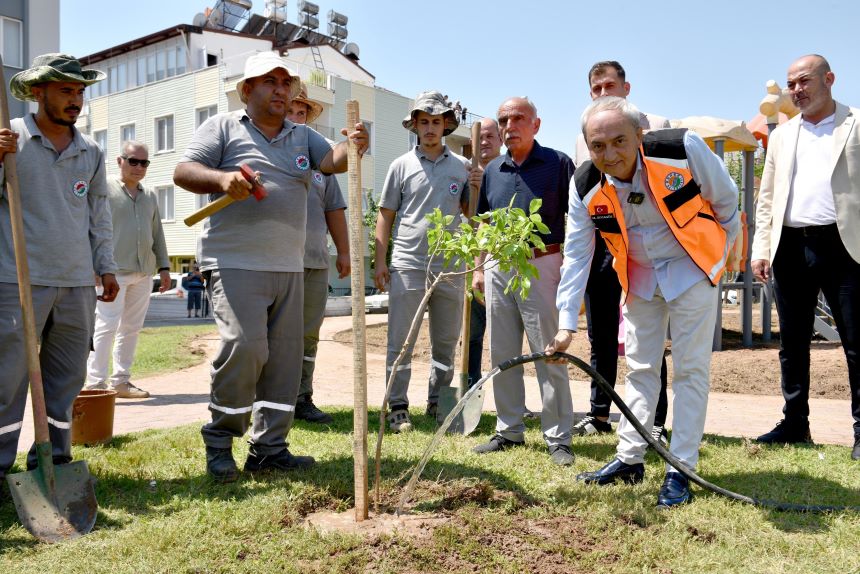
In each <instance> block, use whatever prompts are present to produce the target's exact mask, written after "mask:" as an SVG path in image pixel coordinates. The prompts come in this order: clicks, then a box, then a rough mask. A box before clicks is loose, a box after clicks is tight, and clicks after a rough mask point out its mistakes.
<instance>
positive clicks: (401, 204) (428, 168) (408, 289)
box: [375, 92, 469, 432]
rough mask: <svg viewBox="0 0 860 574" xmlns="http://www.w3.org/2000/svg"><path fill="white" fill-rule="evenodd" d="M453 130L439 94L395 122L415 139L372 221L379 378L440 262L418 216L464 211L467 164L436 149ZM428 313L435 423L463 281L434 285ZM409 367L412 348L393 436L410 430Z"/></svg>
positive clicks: (402, 368)
mask: <svg viewBox="0 0 860 574" xmlns="http://www.w3.org/2000/svg"><path fill="white" fill-rule="evenodd" d="M457 125H458V122H457V117H456V115H455V114H454V110H452V109H451V108H449V107H448V106H447V105H445V102H444V98H443V96H442V94H440V93H439V92H424V93H422V94H419V95H418V97H417V98H416V99H415V106H414V108H413V109H412V111H411V112H410V114H409V115H408V116H407V117H406V119H404V120H403V127H405V128H406V129H408V130H409V131H411V132H413V133H415V134H417V135H418V145H417V146H416V147H415V149H413V150H411V151H409V152H406V153H405V154H403V155H402V156H400V157H398V158H397V159H395V160H394V161H393V162H392V163H391V166H390V167H389V168H388V175H387V176H386V178H385V184H384V185H383V188H382V196H381V197H380V200H379V216H378V218H377V220H376V275H375V282H376V286H377V287H378V288H379V289H381V290H386V289H387V290H389V291H390V294H389V301H388V352H387V356H386V361H385V362H386V373H390V369H391V367H392V365H393V364H394V361H395V360H396V359H397V355H399V354H400V350H401V349H402V348H403V344H404V343H405V341H406V336H407V334H408V332H409V326H410V324H411V323H412V318H413V317H414V316H415V313H416V312H417V310H418V306H419V304H420V302H421V300H422V299H423V297H424V294H425V292H426V286H427V284H428V283H429V282H430V281H431V280H432V277H430V276H428V271H429V273H430V274H435V273H439V272H441V271H442V264H443V260H442V258H441V257H438V256H436V257H433V258H432V259H431V257H430V254H429V253H428V251H429V246H428V244H427V230H428V229H429V228H430V222H429V221H427V219H426V216H427V215H428V214H429V213H431V212H432V211H433V209H434V208H437V207H438V208H439V209H441V210H442V213H444V214H445V215H459V214H460V213H461V212H465V211H466V210H467V209H468V202H469V185H468V179H469V172H468V171H467V169H466V165H467V160H466V159H465V158H464V157H461V156H459V155H457V154H455V153H453V152H451V151H450V150H449V149H448V146H446V145H445V144H444V143H442V138H443V137H444V136H446V135H448V134H450V133H451V132H453V131H454V130H455V129H457ZM395 218H396V219H397V226H396V228H395V229H394V250H393V252H392V255H391V270H390V271H389V268H388V265H386V263H385V256H386V251H387V248H388V238H389V237H390V236H391V229H392V226H393V225H394V220H395ZM459 223H460V222H459V218H458V217H455V218H454V221H452V222H451V225H450V227H451V229H456V227H457V226H458V225H459ZM428 309H429V311H430V347H431V354H432V361H431V366H432V368H431V370H430V383H429V389H428V398H427V414H428V415H430V416H432V417H433V418H434V419H435V417H436V405H437V402H438V400H439V387H440V386H445V385H450V384H451V380H452V379H453V377H454V352H455V351H456V347H457V339H458V338H459V335H460V319H461V317H462V314H463V280H462V279H454V280H449V281H443V282H441V283H440V284H439V285H437V286H436V289H435V291H434V292H433V295H432V296H431V297H430V301H429V304H428ZM411 361H412V349H409V350H408V351H407V355H406V357H404V359H403V361H402V363H401V364H400V365H399V366H398V368H397V369H398V372H397V373H396V375H395V378H394V384H393V386H392V388H391V395H390V398H389V401H390V404H391V414H390V415H389V416H388V424H389V427H390V428H391V430H392V431H393V432H402V431H408V430H410V429H411V428H412V423H411V421H410V420H409V411H408V408H409V398H408V396H407V390H408V388H409V379H410V377H411V375H412V370H411Z"/></svg>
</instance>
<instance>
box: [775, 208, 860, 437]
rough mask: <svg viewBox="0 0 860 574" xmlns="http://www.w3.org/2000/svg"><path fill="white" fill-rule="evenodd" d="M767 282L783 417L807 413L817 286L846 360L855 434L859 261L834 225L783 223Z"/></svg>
mask: <svg viewBox="0 0 860 574" xmlns="http://www.w3.org/2000/svg"><path fill="white" fill-rule="evenodd" d="M773 286H774V291H775V296H776V308H777V311H778V312H779V335H780V341H779V364H780V369H781V370H782V394H783V396H784V397H785V407H784V408H783V413H784V414H785V419H786V422H792V421H798V420H801V421H802V420H803V419H805V418H806V417H808V416H809V345H810V341H811V340H812V332H813V321H814V318H815V306H816V302H817V300H818V292H819V291H822V292H823V293H824V297H825V298H826V299H827V304H828V305H829V306H830V310H831V312H832V314H833V319H834V320H835V322H836V328H837V330H838V331H839V337H840V338H841V339H842V348H843V350H844V351H845V359H846V360H847V361H848V382H849V385H850V387H851V414H852V415H853V417H854V435H855V436H860V367H858V364H857V353H858V348H860V263H858V262H856V261H854V260H853V259H852V258H851V256H850V255H849V254H848V252H847V251H846V250H845V246H844V245H843V244H842V239H841V238H840V237H839V230H838V229H837V228H836V224H832V225H824V226H810V227H800V228H794V227H783V228H782V237H781V238H780V240H779V246H778V247H777V250H776V255H775V257H774V260H773Z"/></svg>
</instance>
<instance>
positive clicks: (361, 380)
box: [346, 100, 368, 522]
mask: <svg viewBox="0 0 860 574" xmlns="http://www.w3.org/2000/svg"><path fill="white" fill-rule="evenodd" d="M359 117H360V116H359V113H358V102H357V101H355V100H348V101H347V102H346V129H347V130H348V131H352V130H354V129H355V125H356V124H357V123H359V121H360V120H359ZM348 150H349V151H348V156H347V159H348V161H349V168H348V169H349V171H348V182H349V184H348V185H349V188H348V192H349V243H350V250H349V253H350V258H351V260H352V261H351V263H352V284H351V285H352V337H353V338H352V368H353V379H352V385H353V419H352V432H353V439H352V454H353V472H354V475H355V481H354V486H355V521H356V522H361V521H363V520H367V511H368V496H367V342H366V338H365V321H364V244H365V243H366V241H367V232H366V231H365V230H364V211H363V209H362V193H361V158H360V157H359V155H358V147H357V146H356V145H355V144H354V143H353V142H352V141H350V142H349V148H348Z"/></svg>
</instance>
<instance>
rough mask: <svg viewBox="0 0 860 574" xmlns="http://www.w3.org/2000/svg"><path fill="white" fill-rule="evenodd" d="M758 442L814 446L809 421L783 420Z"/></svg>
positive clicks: (757, 440)
mask: <svg viewBox="0 0 860 574" xmlns="http://www.w3.org/2000/svg"><path fill="white" fill-rule="evenodd" d="M755 440H756V442H761V443H764V444H812V435H811V434H809V420H808V419H805V418H804V419H797V420H793V421H791V420H788V419H782V420H781V421H779V422H778V423H776V426H775V427H773V430H772V431H770V432H768V433H765V434H763V435H761V436H760V437H758V438H757V439H755Z"/></svg>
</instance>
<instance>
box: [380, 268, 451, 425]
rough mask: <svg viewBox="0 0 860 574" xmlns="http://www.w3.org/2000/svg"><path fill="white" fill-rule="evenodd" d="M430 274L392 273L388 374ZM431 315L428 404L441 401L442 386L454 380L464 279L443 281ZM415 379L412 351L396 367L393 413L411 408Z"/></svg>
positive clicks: (431, 305) (432, 301)
mask: <svg viewBox="0 0 860 574" xmlns="http://www.w3.org/2000/svg"><path fill="white" fill-rule="evenodd" d="M426 280H427V274H426V273H425V272H424V271H418V270H411V269H407V270H395V269H392V270H391V288H390V290H389V295H388V353H387V355H386V359H385V373H386V375H390V373H391V366H392V365H393V364H394V361H395V360H396V359H397V355H399V354H400V350H401V349H402V348H403V345H404V344H405V343H406V336H407V335H408V333H409V326H410V325H411V324H412V319H413V318H414V317H415V313H416V312H417V311H418V306H419V304H420V303H421V299H422V298H423V297H424V294H425V293H426ZM427 309H428V311H429V313H430V352H431V368H430V381H429V383H428V390H427V403H428V404H435V403H437V402H439V387H440V386H449V385H450V384H451V381H452V380H453V379H454V353H455V352H456V351H457V341H458V340H459V338H460V326H461V322H462V318H463V278H462V277H454V278H453V279H452V280H450V281H441V282H440V283H439V284H438V285H437V286H436V289H435V290H434V291H433V294H432V295H431V296H430V301H429V303H428V305H427ZM411 377H412V349H411V348H410V349H408V350H407V352H406V356H405V357H403V361H402V362H401V363H400V366H399V367H398V368H397V373H396V374H395V377H394V384H393V385H392V387H391V395H390V397H389V404H390V405H391V410H396V409H405V408H408V407H409V397H408V396H407V391H408V390H409V379H410V378H411Z"/></svg>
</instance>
